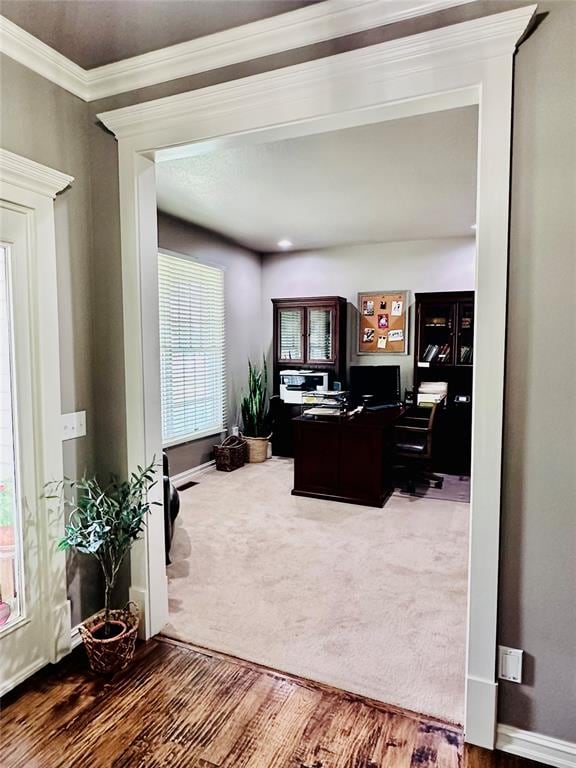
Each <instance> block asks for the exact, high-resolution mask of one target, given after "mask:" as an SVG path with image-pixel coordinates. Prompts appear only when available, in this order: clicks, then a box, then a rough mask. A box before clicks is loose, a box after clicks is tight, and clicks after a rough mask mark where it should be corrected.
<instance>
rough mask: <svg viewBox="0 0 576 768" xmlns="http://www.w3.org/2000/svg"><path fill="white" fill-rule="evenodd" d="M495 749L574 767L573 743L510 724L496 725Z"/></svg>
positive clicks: (557, 766) (559, 766) (575, 747)
mask: <svg viewBox="0 0 576 768" xmlns="http://www.w3.org/2000/svg"><path fill="white" fill-rule="evenodd" d="M496 749H500V750H502V752H509V753H510V754H512V755H518V757H524V758H526V759H527V760H535V761H536V762H538V763H543V764H544V765H551V766H554V768H576V744H575V743H573V742H570V741H563V740H562V739H555V738H553V737H552V736H543V735H542V734H541V733H533V732H532V731H523V730H522V729H521V728H514V727H513V726H511V725H498V737H497V740H496Z"/></svg>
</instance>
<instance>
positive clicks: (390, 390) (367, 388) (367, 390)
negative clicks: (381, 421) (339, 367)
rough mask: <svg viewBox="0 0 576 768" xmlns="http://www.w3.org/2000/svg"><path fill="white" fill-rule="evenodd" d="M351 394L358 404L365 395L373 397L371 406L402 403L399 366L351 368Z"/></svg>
mask: <svg viewBox="0 0 576 768" xmlns="http://www.w3.org/2000/svg"><path fill="white" fill-rule="evenodd" d="M350 393H351V395H352V398H353V400H354V401H355V402H356V403H361V402H362V396H363V395H372V399H371V401H370V402H371V404H373V405H385V404H387V403H398V402H399V401H400V366H399V365H352V366H350Z"/></svg>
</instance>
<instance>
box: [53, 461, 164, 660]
mask: <svg viewBox="0 0 576 768" xmlns="http://www.w3.org/2000/svg"><path fill="white" fill-rule="evenodd" d="M155 484H156V481H155V480H154V462H152V464H150V466H148V467H145V468H144V469H143V468H142V467H138V469H137V471H136V472H133V473H132V474H131V475H130V476H129V478H128V479H127V480H119V479H118V478H116V477H113V478H112V480H111V482H110V484H109V485H107V486H104V487H103V486H102V485H101V484H100V482H99V480H98V479H97V478H95V477H90V478H83V479H82V480H81V481H79V482H71V481H64V482H62V483H58V484H56V485H55V486H54V485H53V486H51V487H52V489H54V490H55V491H57V493H56V495H52V496H49V497H48V498H59V499H62V501H63V503H64V505H65V506H66V507H67V508H68V509H69V511H70V515H69V518H68V523H67V525H66V526H65V535H64V537H63V538H62V540H61V541H60V542H59V545H58V547H59V549H75V550H76V551H78V552H80V553H82V554H86V555H92V556H93V557H94V558H96V560H97V561H98V563H99V564H100V567H101V569H102V574H103V576H104V585H105V587H104V610H103V611H101V612H100V613H98V614H96V616H94V617H92V618H91V619H89V620H88V621H86V622H84V623H83V624H82V625H81V627H80V632H81V634H82V639H83V641H84V645H85V647H86V651H87V653H88V658H89V660H90V665H91V667H92V669H94V671H96V672H115V671H118V670H119V669H123V668H124V667H126V666H127V665H128V663H129V662H130V660H131V659H132V656H133V655H134V645H135V642H136V633H137V630H138V613H137V608H136V611H135V610H134V609H132V608H131V607H130V605H129V606H127V607H126V608H125V609H120V610H118V609H116V610H114V609H112V608H111V601H112V592H113V590H114V587H115V585H116V582H117V580H118V574H119V571H120V566H121V565H122V563H123V561H124V559H125V557H126V555H127V554H128V552H129V551H130V548H131V547H132V544H133V543H134V542H135V541H136V539H138V538H140V535H141V533H142V531H143V529H144V525H145V523H146V517H147V515H148V512H149V511H150V507H151V504H152V503H154V504H159V502H150V501H149V500H148V492H149V491H150V489H151V488H152V487H153V486H154V485H155Z"/></svg>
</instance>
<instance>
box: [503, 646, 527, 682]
mask: <svg viewBox="0 0 576 768" xmlns="http://www.w3.org/2000/svg"><path fill="white" fill-rule="evenodd" d="M498 651H499V653H498V677H499V678H501V679H502V680H510V681H511V682H513V683H521V682H522V654H523V653H524V651H520V650H519V649H518V648H507V647H506V646H505V645H500V646H498Z"/></svg>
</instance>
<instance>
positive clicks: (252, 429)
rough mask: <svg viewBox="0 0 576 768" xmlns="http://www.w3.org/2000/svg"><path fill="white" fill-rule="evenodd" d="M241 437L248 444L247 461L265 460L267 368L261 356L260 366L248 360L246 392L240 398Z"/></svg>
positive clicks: (267, 412)
mask: <svg viewBox="0 0 576 768" xmlns="http://www.w3.org/2000/svg"><path fill="white" fill-rule="evenodd" d="M241 410H242V423H243V429H244V431H243V437H244V439H245V440H246V442H247V444H248V461H250V462H252V463H256V462H260V461H265V460H266V458H267V457H268V442H269V440H270V437H271V433H270V415H269V408H268V369H267V367H266V359H265V358H262V368H261V369H259V368H257V367H256V366H255V365H252V363H251V362H250V360H248V392H247V393H246V394H245V395H244V397H243V398H242V403H241Z"/></svg>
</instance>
